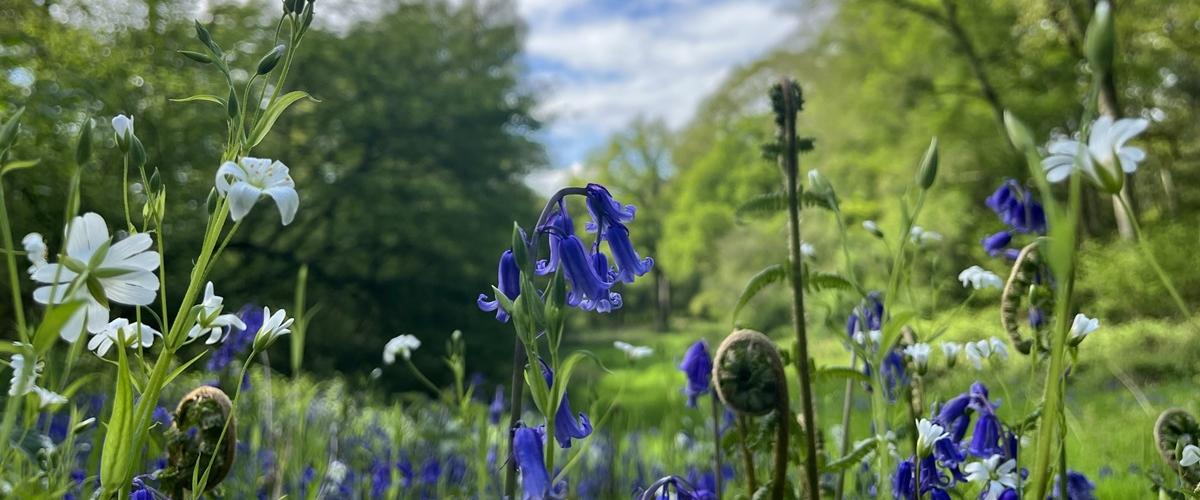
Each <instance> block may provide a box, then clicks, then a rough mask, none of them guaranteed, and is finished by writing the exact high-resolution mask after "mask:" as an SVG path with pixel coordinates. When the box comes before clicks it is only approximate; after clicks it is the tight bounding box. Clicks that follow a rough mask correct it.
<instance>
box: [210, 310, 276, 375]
mask: <svg viewBox="0 0 1200 500" xmlns="http://www.w3.org/2000/svg"><path fill="white" fill-rule="evenodd" d="M238 318H239V319H241V320H242V323H244V324H245V325H246V328H243V329H238V328H231V329H230V331H229V335H227V336H226V337H225V342H223V343H221V346H220V347H218V348H217V349H216V350H215V351H213V354H212V357H211V358H209V360H208V363H207V366H206V368H207V369H208V371H210V372H219V371H221V370H224V369H225V367H227V366H229V364H230V363H232V362H233V361H234V360H235V359H237V358H238V356H240V355H241V354H242V353H243V352H244V351H245V350H246V349H247V348H249V347H250V344H252V343H253V342H254V336H255V335H256V334H258V329H259V328H262V324H263V310H262V308H261V307H259V306H257V305H254V304H246V305H244V306H242V309H241V310H239V311H238Z"/></svg>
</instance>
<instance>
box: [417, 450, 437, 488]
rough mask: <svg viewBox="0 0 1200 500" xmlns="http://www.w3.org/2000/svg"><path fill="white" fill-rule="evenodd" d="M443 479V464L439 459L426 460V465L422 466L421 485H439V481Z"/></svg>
mask: <svg viewBox="0 0 1200 500" xmlns="http://www.w3.org/2000/svg"><path fill="white" fill-rule="evenodd" d="M441 477H442V463H441V462H439V461H438V459H437V457H429V458H428V459H426V460H425V465H423V466H421V484H424V485H430V486H432V485H437V483H438V479H441Z"/></svg>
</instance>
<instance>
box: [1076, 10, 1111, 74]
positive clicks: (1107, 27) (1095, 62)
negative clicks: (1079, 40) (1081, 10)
mask: <svg viewBox="0 0 1200 500" xmlns="http://www.w3.org/2000/svg"><path fill="white" fill-rule="evenodd" d="M1115 39H1116V29H1115V28H1114V27H1113V17H1112V6H1111V5H1109V3H1108V1H1107V0H1101V1H1100V2H1097V3H1096V11H1095V12H1094V13H1093V14H1092V20H1091V22H1089V23H1088V28H1087V34H1085V35H1084V39H1083V47H1084V51H1085V52H1086V53H1087V59H1088V62H1090V63H1091V64H1092V67H1093V68H1094V69H1095V70H1096V71H1097V72H1100V73H1109V72H1110V71H1112V63H1113V52H1114V47H1113V45H1114V40H1115Z"/></svg>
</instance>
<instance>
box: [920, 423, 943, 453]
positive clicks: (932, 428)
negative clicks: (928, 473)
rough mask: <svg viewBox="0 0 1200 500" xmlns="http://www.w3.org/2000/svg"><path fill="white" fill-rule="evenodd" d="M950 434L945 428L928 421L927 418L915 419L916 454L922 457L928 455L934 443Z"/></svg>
mask: <svg viewBox="0 0 1200 500" xmlns="http://www.w3.org/2000/svg"><path fill="white" fill-rule="evenodd" d="M949 436H950V434H948V433H947V432H946V428H945V427H942V426H940V425H938V424H935V423H933V422H930V421H929V420H927V419H924V418H923V419H921V420H918V421H917V455H919V456H922V457H927V456H929V453H930V452H931V451H933V445H934V443H937V442H938V441H941V440H943V439H945V438H947V437H949Z"/></svg>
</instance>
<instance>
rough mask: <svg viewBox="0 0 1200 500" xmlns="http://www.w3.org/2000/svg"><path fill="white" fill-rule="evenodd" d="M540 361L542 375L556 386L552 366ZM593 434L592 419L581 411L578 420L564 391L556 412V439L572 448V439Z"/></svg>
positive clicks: (551, 384) (548, 382)
mask: <svg viewBox="0 0 1200 500" xmlns="http://www.w3.org/2000/svg"><path fill="white" fill-rule="evenodd" d="M538 362H539V363H541V364H542V376H543V377H545V378H546V385H547V386H548V387H554V372H553V371H550V366H549V365H547V364H546V362H545V361H542V360H540V359H539V360H538ZM591 434H592V423H591V421H589V420H588V417H587V415H585V414H583V412H580V413H579V418H578V420H576V417H575V414H574V413H573V412H572V411H571V402H570V400H568V399H567V395H566V394H565V393H564V394H563V397H562V401H560V402H559V403H558V411H557V412H555V414H554V440H555V441H558V445H559V447H561V448H570V447H571V440H572V439H583V438H585V437H588V436H590V435H591Z"/></svg>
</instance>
